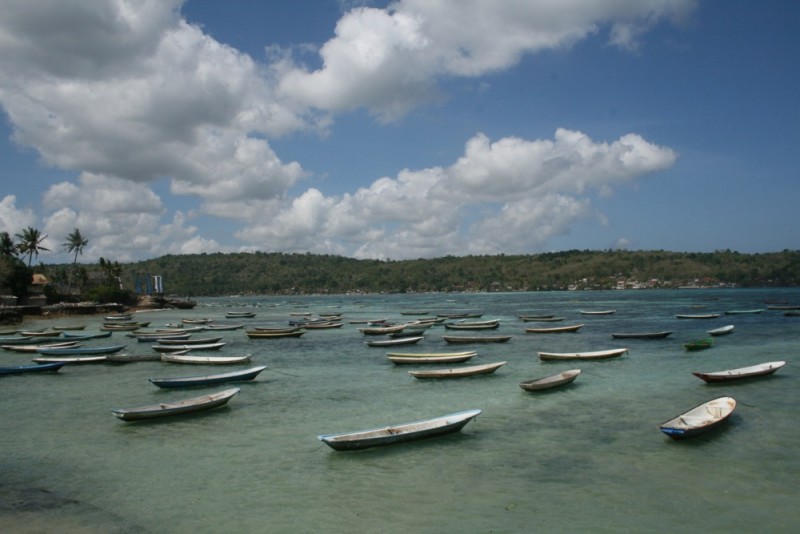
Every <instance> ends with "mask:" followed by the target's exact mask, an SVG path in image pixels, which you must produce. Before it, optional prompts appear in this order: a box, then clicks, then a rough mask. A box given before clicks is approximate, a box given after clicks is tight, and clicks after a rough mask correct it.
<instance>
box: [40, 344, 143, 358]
mask: <svg viewBox="0 0 800 534" xmlns="http://www.w3.org/2000/svg"><path fill="white" fill-rule="evenodd" d="M126 346H127V345H108V346H105V347H61V348H40V349H37V350H36V352H38V353H39V354H41V355H42V356H54V357H59V358H60V357H62V356H90V355H91V356H96V355H99V354H114V353H115V352H120V351H121V350H122V349H124V348H125V347H126Z"/></svg>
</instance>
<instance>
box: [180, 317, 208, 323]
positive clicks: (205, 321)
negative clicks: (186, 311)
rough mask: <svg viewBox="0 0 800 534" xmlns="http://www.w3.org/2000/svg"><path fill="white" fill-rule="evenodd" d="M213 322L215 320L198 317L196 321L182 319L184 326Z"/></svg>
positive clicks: (187, 318)
mask: <svg viewBox="0 0 800 534" xmlns="http://www.w3.org/2000/svg"><path fill="white" fill-rule="evenodd" d="M211 321H213V319H211V318H210V317H198V318H196V319H192V318H189V317H184V318H183V319H181V322H182V323H183V324H208V323H210V322H211Z"/></svg>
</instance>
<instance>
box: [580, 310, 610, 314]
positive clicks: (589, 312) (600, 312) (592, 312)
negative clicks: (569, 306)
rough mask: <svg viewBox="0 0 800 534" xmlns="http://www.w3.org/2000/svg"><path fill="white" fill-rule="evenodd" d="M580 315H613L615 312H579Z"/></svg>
mask: <svg viewBox="0 0 800 534" xmlns="http://www.w3.org/2000/svg"><path fill="white" fill-rule="evenodd" d="M579 313H580V314H581V315H613V314H615V313H617V310H579Z"/></svg>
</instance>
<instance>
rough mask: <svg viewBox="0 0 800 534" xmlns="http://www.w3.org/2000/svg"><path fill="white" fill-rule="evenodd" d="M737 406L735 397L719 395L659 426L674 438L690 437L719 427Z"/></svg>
mask: <svg viewBox="0 0 800 534" xmlns="http://www.w3.org/2000/svg"><path fill="white" fill-rule="evenodd" d="M735 408H736V400H735V399H734V398H733V397H719V398H717V399H712V400H710V401H708V402H704V403H703V404H700V405H699V406H695V407H694V408H692V409H691V410H689V411H687V412H684V413H682V414H681V415H678V416H677V417H673V418H672V419H670V420H669V421H666V422H664V423H661V425H659V428H660V429H661V431H662V432H663V433H664V434H666V435H668V436H669V437H671V438H672V439H685V438H690V437H692V436H696V435H698V434H702V433H704V432H708V431H709V430H711V429H712V428H715V427H717V426H718V425H720V424H721V423H722V422H724V421H726V420H727V419H728V417H730V415H731V414H732V413H733V410H734V409H735Z"/></svg>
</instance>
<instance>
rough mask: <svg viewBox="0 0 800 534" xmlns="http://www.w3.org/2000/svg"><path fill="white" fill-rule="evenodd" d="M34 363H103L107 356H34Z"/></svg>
mask: <svg viewBox="0 0 800 534" xmlns="http://www.w3.org/2000/svg"><path fill="white" fill-rule="evenodd" d="M33 361H34V362H35V363H54V362H64V363H104V362H107V361H108V356H107V355H105V354H101V355H100V356H40V357H37V358H34V359H33Z"/></svg>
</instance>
